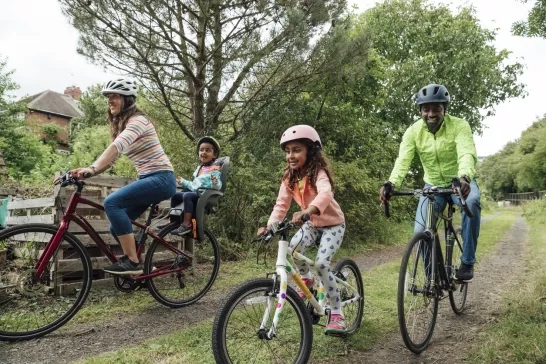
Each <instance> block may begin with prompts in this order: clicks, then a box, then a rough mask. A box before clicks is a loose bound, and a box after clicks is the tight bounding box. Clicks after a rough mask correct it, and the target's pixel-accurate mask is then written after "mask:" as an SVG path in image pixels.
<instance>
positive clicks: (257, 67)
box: [59, 0, 354, 140]
mask: <svg viewBox="0 0 546 364" xmlns="http://www.w3.org/2000/svg"><path fill="white" fill-rule="evenodd" d="M59 1H60V3H61V5H62V9H63V12H64V13H65V14H66V15H67V16H68V18H69V20H70V21H71V23H72V24H73V25H74V26H75V27H76V28H77V29H78V30H79V32H80V42H79V48H78V51H79V52H80V53H81V54H83V55H85V56H86V57H88V58H89V59H90V60H92V61H93V62H95V63H97V64H100V65H103V66H105V67H109V68H114V69H117V70H119V71H121V72H123V73H126V74H129V75H131V76H133V77H136V78H137V79H139V80H140V81H141V83H142V84H143V85H144V86H145V87H146V88H147V89H148V90H149V91H150V92H151V94H152V95H156V97H157V101H158V102H160V103H161V104H162V105H163V106H164V107H165V108H166V109H167V110H168V111H169V113H170V116H171V117H172V119H173V120H174V121H175V122H176V124H177V125H178V126H179V127H180V129H181V130H182V131H183V133H184V134H185V135H186V136H187V137H188V138H190V139H191V140H193V139H194V138H195V137H196V136H197V135H202V134H204V133H210V132H213V131H215V130H216V129H218V128H222V129H223V130H224V131H228V132H229V134H230V137H231V138H232V139H233V138H235V137H237V136H238V135H239V134H240V133H241V129H242V128H243V127H245V126H246V124H245V123H246V122H248V120H249V119H250V115H249V113H251V112H252V111H255V110H257V109H259V105H263V104H266V103H267V102H268V100H269V98H270V95H273V94H276V93H278V92H279V91H280V90H282V89H285V88H287V87H290V86H294V85H300V84H302V81H304V80H305V79H307V78H309V77H316V76H320V75H321V74H324V73H328V72H332V71H333V70H334V69H335V68H334V67H338V64H339V63H338V62H328V59H331V58H334V57H337V58H338V59H340V60H341V61H343V59H344V58H345V57H347V55H346V54H330V55H324V54H317V52H316V49H315V45H316V44H317V42H315V39H316V38H317V37H320V35H321V34H324V33H328V32H330V31H332V29H333V25H334V22H335V21H336V20H338V19H340V17H341V16H342V14H343V12H344V10H345V8H346V1H345V0H305V1H301V0H283V1H278V0H192V1H190V0H156V1H153V2H152V1H146V0H126V1H123V2H119V1H115V0H93V1H87V0H59ZM352 54H354V52H353V53H349V55H352ZM317 56H321V60H322V61H321V62H310V61H311V60H312V59H314V58H315V57H317Z"/></svg>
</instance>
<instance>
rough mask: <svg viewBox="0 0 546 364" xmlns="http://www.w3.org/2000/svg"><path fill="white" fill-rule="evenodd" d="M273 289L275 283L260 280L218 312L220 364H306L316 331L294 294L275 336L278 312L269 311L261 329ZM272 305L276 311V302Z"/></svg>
mask: <svg viewBox="0 0 546 364" xmlns="http://www.w3.org/2000/svg"><path fill="white" fill-rule="evenodd" d="M272 288H273V287H272V280H269V279H257V280H253V281H250V282H248V283H246V284H244V285H242V286H240V287H239V288H238V289H237V290H235V291H234V292H233V293H232V294H231V295H230V296H229V297H228V298H227V299H226V301H225V304H224V305H223V306H222V307H221V309H220V310H219V311H218V314H217V316H216V320H215V324H214V329H213V350H214V353H215V357H216V358H217V361H218V360H219V361H220V362H231V363H292V362H297V363H299V362H305V360H306V359H305V357H306V354H305V351H306V350H310V345H311V343H310V341H309V340H311V339H310V337H312V329H311V323H310V319H309V317H308V315H307V312H306V311H305V310H306V309H305V306H304V305H303V302H302V301H301V300H300V299H299V297H298V296H297V294H296V293H295V292H294V291H290V293H289V294H288V295H287V300H286V303H285V305H284V307H283V310H282V313H281V316H280V318H279V321H278V325H277V327H276V328H275V335H274V336H273V337H272V338H267V337H266V334H267V333H269V331H270V329H271V324H272V322H273V315H274V314H275V310H274V309H272V310H270V311H269V316H268V317H267V318H268V320H267V322H266V327H265V328H263V329H260V325H261V323H262V321H263V318H264V313H265V312H266V308H267V306H266V305H267V301H268V300H267V299H263V298H264V297H265V296H267V295H269V294H270V293H271V290H272ZM270 301H271V304H272V305H273V307H276V298H272V299H270ZM304 328H305V329H304ZM307 355H308V354H307Z"/></svg>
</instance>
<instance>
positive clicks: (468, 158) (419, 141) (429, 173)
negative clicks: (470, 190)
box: [389, 114, 478, 187]
mask: <svg viewBox="0 0 546 364" xmlns="http://www.w3.org/2000/svg"><path fill="white" fill-rule="evenodd" d="M415 153H417V154H418V155H419V158H420V159H421V163H422V165H423V169H424V171H425V176H424V180H425V182H426V183H428V184H431V185H433V186H440V187H446V186H450V185H451V179H452V178H453V177H462V176H465V175H466V176H468V177H470V179H472V178H474V174H475V173H476V170H475V166H476V162H477V161H478V157H477V154H476V146H475V145H474V138H473V137H472V130H470V125H468V122H467V121H466V120H463V119H460V118H456V117H453V116H451V115H448V114H446V115H445V118H444V122H443V123H442V126H441V127H440V129H439V130H438V131H437V132H436V134H432V133H431V132H429V131H428V128H427V125H426V123H425V122H424V121H423V120H422V119H421V120H419V121H417V122H415V123H414V124H413V125H411V126H410V127H409V128H408V129H407V130H406V132H405V133H404V137H403V138H402V143H401V144H400V152H399V153H398V158H397V159H396V162H395V163H394V168H393V170H392V172H391V176H390V178H389V181H391V182H392V183H393V184H394V185H395V186H400V184H401V183H402V181H403V180H404V178H405V177H406V174H407V173H408V170H409V168H410V165H411V162H412V160H413V157H414V155H415Z"/></svg>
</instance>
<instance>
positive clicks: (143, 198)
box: [71, 79, 176, 275]
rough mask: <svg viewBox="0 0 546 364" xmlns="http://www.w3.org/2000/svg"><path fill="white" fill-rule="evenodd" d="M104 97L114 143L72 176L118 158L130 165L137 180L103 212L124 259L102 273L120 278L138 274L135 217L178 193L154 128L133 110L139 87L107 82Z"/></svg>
mask: <svg viewBox="0 0 546 364" xmlns="http://www.w3.org/2000/svg"><path fill="white" fill-rule="evenodd" d="M102 94H103V95H104V96H106V97H107V98H108V121H109V122H110V132H111V138H112V142H111V144H110V145H109V146H108V148H106V150H105V151H104V152H103V153H102V155H101V156H100V157H99V158H98V159H97V160H96V161H95V162H94V163H93V164H92V165H91V166H89V167H85V168H76V169H74V170H72V171H71V173H72V175H73V176H75V177H76V178H78V179H83V178H84V176H87V175H89V174H90V175H91V176H96V175H98V174H100V173H102V172H104V171H106V170H107V169H108V168H110V167H111V166H112V165H113V164H114V163H115V161H116V160H117V159H118V157H119V156H120V155H121V154H125V155H127V157H129V159H130V160H131V161H132V162H133V163H134V166H135V168H136V170H137V172H138V179H137V180H136V181H135V182H133V183H130V184H128V185H127V186H124V187H122V188H120V189H119V190H117V191H115V192H113V193H112V194H110V195H109V196H108V197H106V199H105V200H104V210H105V211H106V215H107V216H108V219H109V220H110V231H111V232H112V235H114V238H116V240H117V241H118V242H119V243H120V244H121V247H122V249H123V253H124V256H123V257H121V258H120V259H119V260H118V261H117V262H116V263H115V264H112V265H110V266H108V267H105V268H104V271H105V272H108V273H111V274H118V275H127V274H141V273H142V265H141V264H140V262H139V261H138V258H137V253H136V247H135V237H134V234H133V227H132V225H131V220H134V219H136V218H138V217H139V216H140V215H141V214H142V213H143V212H144V211H146V209H147V208H148V207H149V206H150V205H151V204H153V203H157V202H159V201H163V200H167V199H169V198H171V197H172V196H173V195H174V194H175V193H176V178H175V175H174V171H173V167H172V165H171V162H170V160H169V158H168V157H167V155H166V154H165V152H164V151H163V148H162V147H161V144H160V142H159V139H158V137H157V133H156V130H155V128H154V125H153V124H152V122H151V121H150V120H148V119H147V118H146V116H145V115H144V112H142V111H141V110H140V109H139V108H137V107H136V103H135V102H136V96H137V85H136V84H135V82H134V81H132V80H128V79H116V80H111V81H109V82H106V83H105V84H104V87H103V88H102Z"/></svg>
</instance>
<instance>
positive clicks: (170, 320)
mask: <svg viewBox="0 0 546 364" xmlns="http://www.w3.org/2000/svg"><path fill="white" fill-rule="evenodd" d="M493 217H494V215H491V216H488V217H487V219H482V223H483V222H485V221H487V220H489V219H491V218H493ZM518 224H519V225H522V226H523V227H519V229H524V228H525V223H524V222H523V221H519V220H518ZM519 225H517V226H519ZM512 230H514V229H512ZM504 244H506V243H505V242H503V245H504ZM518 246H519V247H520V248H521V246H520V245H518ZM403 249H404V246H392V247H388V248H384V249H378V250H371V251H368V252H365V253H363V254H360V255H358V256H355V257H353V259H354V260H355V261H356V262H357V263H358V264H359V266H360V268H361V270H362V272H366V271H368V270H370V269H372V268H374V267H376V266H378V265H381V264H384V263H387V262H390V261H393V260H398V259H400V257H401V255H402V251H403ZM514 259H515V258H514ZM482 266H483V267H485V262H484V264H483V265H482ZM510 266H512V265H510ZM513 266H514V267H519V266H521V265H516V264H514V265H513ZM499 269H501V268H499ZM502 269H504V267H503V268H502ZM482 271H483V268H482V269H481V270H480V272H479V274H480V275H481V274H482V273H483V272H482ZM499 273H503V271H502V270H501V271H498V272H497V271H496V273H495V275H496V276H497V277H498V275H499ZM488 276H490V275H489V273H488ZM491 277H495V276H491ZM484 278H485V277H484ZM491 281H492V278H491V279H489V280H488V281H487V282H488V283H485V282H482V278H480V279H476V283H473V286H472V289H471V290H470V292H469V300H470V302H476V301H477V298H476V297H475V296H473V295H472V293H471V292H477V290H478V288H475V287H482V288H483V287H488V285H490V283H491ZM479 284H482V286H478V285H479ZM503 287H504V285H503ZM222 297H223V296H222V295H221V294H216V295H211V294H207V295H205V297H204V298H203V299H201V300H200V301H199V302H198V303H196V304H194V305H192V306H189V307H186V308H183V309H180V310H173V309H169V308H166V307H163V306H161V305H159V304H157V305H154V306H152V307H150V308H149V309H148V310H146V311H144V312H141V313H140V314H139V315H138V316H131V315H122V316H118V317H115V318H114V319H112V320H111V321H109V322H105V323H98V324H97V323H88V324H84V325H75V326H73V327H68V328H63V329H60V330H59V331H57V332H54V333H52V334H49V335H47V336H45V337H43V338H40V339H37V340H31V341H26V342H20V343H12V344H3V343H2V344H0V363H3V364H23V363H29V364H30V363H52V364H53V363H55V364H56V363H70V362H73V361H76V360H79V359H83V358H87V357H92V356H95V355H99V354H102V353H105V352H109V351H113V350H117V349H120V348H124V347H125V348H126V347H131V346H135V345H137V344H138V343H140V342H143V341H145V340H147V339H150V338H153V337H157V336H160V335H164V334H167V333H170V332H173V331H178V330H181V329H184V328H186V327H189V326H191V325H193V324H196V323H198V322H200V321H203V320H205V319H208V318H211V317H214V315H215V313H216V309H217V307H218V304H219V302H220V299H221V298H222ZM497 300H498V297H497ZM489 301H490V300H489ZM489 301H487V300H486V302H488V305H489V304H490V303H491V302H489ZM442 306H446V305H445V304H442ZM468 310H469V312H470V313H469V314H468V315H467V316H465V318H464V319H463V320H466V321H459V322H465V325H466V324H467V323H468V322H471V321H472V320H476V322H479V320H482V316H481V315H482V313H481V311H480V310H482V309H481V308H480V307H475V306H472V305H470V306H469V307H468ZM440 314H441V315H443V314H444V313H443V312H442V311H440ZM484 315H485V314H484ZM483 317H486V316H483ZM487 317H490V315H489V316H487ZM468 320H470V321H468ZM438 322H439V324H438V325H437V327H436V331H435V336H434V339H433V343H432V345H433V346H434V347H438V346H440V345H442V341H441V340H440V341H439V342H437V341H436V340H439V339H440V338H446V336H447V335H446V334H444V333H443V332H442V330H447V329H449V330H450V331H451V330H452V327H451V326H450V327H445V326H442V325H443V324H442V323H446V322H448V321H447V319H444V317H443V316H442V317H439V318H438ZM450 325H451V324H450ZM480 325H481V324H478V326H480ZM452 340H453V339H452ZM389 341H392V344H391V343H385V345H384V348H385V349H383V350H384V353H383V354H380V352H381V350H382V349H381V348H380V347H379V348H377V349H374V350H372V351H371V353H374V352H377V353H378V354H377V355H380V356H378V357H377V360H378V362H383V363H384V362H388V360H387V359H385V358H388V357H389V356H390V355H391V354H392V353H394V352H396V351H403V350H401V339H400V338H399V335H398V336H393V338H392V339H390V340H389ZM446 344H450V341H447V342H446ZM390 345H394V348H395V349H394V350H392V351H391V349H390V347H391V346H390ZM407 353H408V352H407V351H405V353H404V354H405V355H406V356H408V354H407ZM361 355H364V357H366V361H367V357H368V353H362V354H358V355H356V354H355V358H353V359H351V362H355V361H358V357H359V356H361ZM381 355H383V357H381ZM422 357H423V356H422ZM382 358H383V359H382ZM421 359H422V358H421ZM436 359H437V358H436ZM336 362H337V361H336ZM396 362H399V361H398V360H396Z"/></svg>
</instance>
